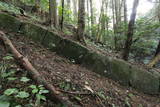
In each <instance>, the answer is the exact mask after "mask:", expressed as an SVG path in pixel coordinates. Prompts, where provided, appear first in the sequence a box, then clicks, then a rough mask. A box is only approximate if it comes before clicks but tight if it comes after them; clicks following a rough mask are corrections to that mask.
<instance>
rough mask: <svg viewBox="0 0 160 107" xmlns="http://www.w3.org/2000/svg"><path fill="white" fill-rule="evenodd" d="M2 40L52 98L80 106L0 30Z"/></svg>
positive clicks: (73, 106) (70, 105)
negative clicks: (64, 93)
mask: <svg viewBox="0 0 160 107" xmlns="http://www.w3.org/2000/svg"><path fill="white" fill-rule="evenodd" d="M0 41H3V43H4V44H5V47H6V49H7V51H10V52H11V53H12V54H13V55H14V57H15V59H16V60H18V62H19V63H20V64H21V65H22V66H23V67H24V68H25V69H26V70H27V73H28V74H29V75H30V76H31V78H32V79H33V80H35V81H36V82H37V83H38V84H42V85H44V86H45V87H46V89H48V90H49V91H50V93H49V96H50V97H51V100H53V101H57V102H60V103H62V104H64V105H66V106H68V107H78V106H77V105H74V104H73V103H72V102H70V101H69V98H68V97H66V96H64V95H63V93H62V92H60V91H58V90H57V89H56V88H55V87H54V86H53V85H52V84H51V83H48V82H46V81H45V79H43V77H42V76H41V75H40V74H39V72H38V71H37V70H36V69H35V68H34V67H33V66H32V64H31V63H30V62H29V61H28V59H27V58H26V57H24V56H23V55H22V54H20V53H19V52H18V51H17V49H16V48H15V47H14V46H13V44H12V42H11V41H10V40H9V39H8V38H7V36H6V35H5V34H4V33H3V32H2V31H0Z"/></svg>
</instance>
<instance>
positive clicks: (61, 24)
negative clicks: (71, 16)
mask: <svg viewBox="0 0 160 107" xmlns="http://www.w3.org/2000/svg"><path fill="white" fill-rule="evenodd" d="M63 21H64V0H62V18H61V23H60V26H61V30H62V29H63Z"/></svg>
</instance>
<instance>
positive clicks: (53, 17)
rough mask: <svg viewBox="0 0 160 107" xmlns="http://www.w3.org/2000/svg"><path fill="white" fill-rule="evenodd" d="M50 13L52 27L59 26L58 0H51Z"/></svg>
mask: <svg viewBox="0 0 160 107" xmlns="http://www.w3.org/2000/svg"><path fill="white" fill-rule="evenodd" d="M49 15H50V24H51V27H57V26H58V16H57V2H56V0H49Z"/></svg>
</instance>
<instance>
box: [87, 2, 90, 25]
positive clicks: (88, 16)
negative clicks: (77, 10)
mask: <svg viewBox="0 0 160 107" xmlns="http://www.w3.org/2000/svg"><path fill="white" fill-rule="evenodd" d="M87 13H88V14H87V22H88V28H89V27H90V24H89V22H90V21H89V0H87Z"/></svg>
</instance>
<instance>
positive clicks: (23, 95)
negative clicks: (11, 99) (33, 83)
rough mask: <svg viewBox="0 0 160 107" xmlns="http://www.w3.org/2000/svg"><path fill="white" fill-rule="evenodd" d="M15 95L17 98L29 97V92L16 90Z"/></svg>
mask: <svg viewBox="0 0 160 107" xmlns="http://www.w3.org/2000/svg"><path fill="white" fill-rule="evenodd" d="M16 97H18V98H22V99H23V98H28V97H29V93H27V92H25V91H20V92H18V94H17V95H16Z"/></svg>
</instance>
